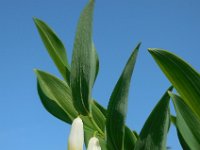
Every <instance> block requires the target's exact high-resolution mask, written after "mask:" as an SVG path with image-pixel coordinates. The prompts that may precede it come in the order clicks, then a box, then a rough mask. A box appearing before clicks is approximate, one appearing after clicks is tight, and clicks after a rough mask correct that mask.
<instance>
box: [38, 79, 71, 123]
mask: <svg viewBox="0 0 200 150" xmlns="http://www.w3.org/2000/svg"><path fill="white" fill-rule="evenodd" d="M37 89H38V94H39V97H40V99H41V102H42V104H43V106H44V107H45V109H46V110H47V111H48V112H49V113H51V114H52V115H53V116H55V117H56V118H58V119H60V120H62V121H64V122H66V123H70V124H71V122H72V119H71V118H70V116H68V114H67V113H66V112H65V111H64V110H63V109H62V108H61V107H60V106H59V105H58V104H57V103H56V101H55V100H52V99H50V98H49V97H48V96H47V95H46V94H45V93H44V92H43V91H42V88H41V87H40V84H39V82H37Z"/></svg>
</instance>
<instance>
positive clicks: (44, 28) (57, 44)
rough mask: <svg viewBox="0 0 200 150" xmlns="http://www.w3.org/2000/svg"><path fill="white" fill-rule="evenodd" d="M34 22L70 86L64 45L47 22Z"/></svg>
mask: <svg viewBox="0 0 200 150" xmlns="http://www.w3.org/2000/svg"><path fill="white" fill-rule="evenodd" d="M34 22H35V25H36V27H37V29H38V32H39V34H40V37H41V39H42V41H43V43H44V45H45V47H46V49H47V51H48V53H49V55H50V56H51V58H52V60H53V61H54V63H55V65H56V66H57V68H58V70H59V71H60V73H61V75H62V76H63V78H64V79H65V80H66V81H67V82H68V84H69V83H70V68H69V64H68V60H67V54H66V50H65V47H64V45H63V44H62V42H61V40H60V39H59V38H58V37H57V35H56V34H55V33H54V31H53V30H52V29H51V28H50V27H49V26H48V25H47V24H46V23H45V22H43V21H42V20H40V19H37V18H34Z"/></svg>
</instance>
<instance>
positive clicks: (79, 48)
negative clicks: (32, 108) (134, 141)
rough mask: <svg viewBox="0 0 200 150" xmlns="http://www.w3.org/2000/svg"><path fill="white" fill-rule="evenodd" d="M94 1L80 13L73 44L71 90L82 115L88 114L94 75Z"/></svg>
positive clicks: (77, 108) (91, 0)
mask: <svg viewBox="0 0 200 150" xmlns="http://www.w3.org/2000/svg"><path fill="white" fill-rule="evenodd" d="M93 8H94V1H93V0H90V2H89V3H88V5H87V6H86V7H85V9H84V10H83V12H82V13H81V16H80V19H79V23H78V26H77V32H76V37H75V42H74V49H73V56H72V68H71V88H72V96H73V103H74V106H75V108H76V110H77V111H78V112H79V113H80V114H82V115H88V114H89V112H90V109H91V108H90V107H91V106H90V99H91V91H92V86H93V82H94V80H95V74H96V69H95V68H96V56H95V55H96V54H95V51H94V49H93V43H92V18H93Z"/></svg>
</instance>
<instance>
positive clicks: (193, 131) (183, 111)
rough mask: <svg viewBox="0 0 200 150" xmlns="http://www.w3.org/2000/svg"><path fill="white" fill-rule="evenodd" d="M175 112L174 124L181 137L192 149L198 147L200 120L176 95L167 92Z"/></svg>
mask: <svg viewBox="0 0 200 150" xmlns="http://www.w3.org/2000/svg"><path fill="white" fill-rule="evenodd" d="M169 94H170V96H171V98H172V100H173V103H174V106H175V110H176V114H177V118H176V126H177V128H178V131H179V132H180V134H181V136H182V138H183V139H184V141H185V142H186V143H187V145H188V146H189V147H190V149H192V150H199V149H200V120H199V118H198V117H197V115H196V114H195V113H194V112H193V111H192V109H190V108H189V107H188V106H187V104H186V103H185V102H184V101H183V99H182V98H181V97H179V96H178V95H175V94H172V93H169Z"/></svg>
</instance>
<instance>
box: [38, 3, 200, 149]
mask: <svg viewBox="0 0 200 150" xmlns="http://www.w3.org/2000/svg"><path fill="white" fill-rule="evenodd" d="M93 9H94V0H89V2H88V4H87V5H86V7H85V8H84V10H83V11H82V13H81V16H80V19H79V21H78V25H77V31H76V36H75V40H74V47H73V55H72V62H71V64H70V63H69V62H68V59H67V53H66V50H65V46H64V45H63V43H62V42H61V40H60V39H59V37H58V36H57V35H56V34H55V32H54V31H53V30H52V29H51V28H50V27H49V26H48V25H47V24H46V23H45V22H44V21H42V20H40V19H37V18H34V22H35V25H36V27H37V29H38V32H39V34H40V36H41V39H42V41H43V43H44V45H45V47H46V49H47V51H48V53H49V55H50V57H51V58H52V60H53V62H54V63H55V65H56V67H57V68H58V70H59V72H60V74H61V75H62V77H63V79H59V78H57V77H55V76H53V75H51V74H49V73H47V72H45V71H42V70H38V69H35V73H36V75H37V88H38V94H39V97H40V99H41V102H42V104H43V105H44V107H45V108H46V110H47V111H48V112H49V113H51V114H52V115H54V116H55V117H57V118H58V119H60V120H62V121H64V122H66V123H68V124H72V129H71V132H70V135H69V142H68V149H69V150H81V149H82V148H83V138H84V143H85V145H86V147H87V149H88V150H100V149H102V150H166V149H167V146H166V140H167V133H168V131H169V129H170V123H171V122H172V123H173V125H175V127H176V129H177V135H178V138H179V141H180V144H181V146H182V148H183V149H184V150H190V149H191V150H199V149H200V75H199V72H197V71H196V70H194V69H193V68H192V67H191V66H190V65H188V64H187V63H186V62H185V61H183V60H182V59H180V58H179V57H177V56H176V55H174V54H172V53H170V52H168V51H166V50H162V49H149V52H150V54H151V55H152V56H153V58H154V59H155V61H156V63H157V64H158V65H159V67H160V68H161V70H162V71H163V73H164V74H165V75H166V77H167V78H168V79H169V81H170V82H171V84H172V86H173V87H174V88H175V89H176V91H177V93H178V94H174V93H172V89H173V87H172V86H171V87H169V88H168V89H167V90H166V92H165V93H164V94H163V96H162V97H161V99H160V100H159V101H158V103H157V105H156V106H155V108H154V109H153V110H152V112H151V113H150V115H149V117H148V118H147V120H146V122H145V124H144V126H143V127H142V130H141V132H140V133H139V134H138V133H136V131H134V130H132V129H130V128H129V127H128V126H127V125H126V123H125V122H126V112H127V102H128V92H129V86H130V82H131V76H132V72H133V70H134V65H135V62H136V58H137V54H138V51H139V48H140V45H141V44H140V43H139V44H138V45H137V46H136V47H135V48H134V50H133V52H132V54H131V55H130V57H129V59H128V61H127V63H126V65H125V67H124V69H123V71H122V73H121V76H120V77H119V80H118V81H117V83H116V85H115V87H114V89H113V92H112V94H111V96H110V100H109V104H108V107H107V108H104V107H102V106H101V104H99V103H98V101H96V100H95V99H94V98H93V97H92V88H93V85H94V83H95V80H96V77H97V75H98V71H99V59H98V55H97V52H96V48H95V44H94V43H93V38H92V20H93V19H92V18H93ZM170 98H171V99H172V101H173V104H174V106H175V110H176V116H172V115H171V114H170V109H169V101H170ZM83 136H84V137H83Z"/></svg>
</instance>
